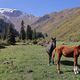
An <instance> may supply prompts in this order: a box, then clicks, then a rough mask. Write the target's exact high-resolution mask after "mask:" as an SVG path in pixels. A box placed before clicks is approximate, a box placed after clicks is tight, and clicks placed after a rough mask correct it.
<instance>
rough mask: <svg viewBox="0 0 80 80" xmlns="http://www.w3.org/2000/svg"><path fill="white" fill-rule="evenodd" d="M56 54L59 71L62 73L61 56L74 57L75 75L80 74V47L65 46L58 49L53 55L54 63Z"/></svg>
mask: <svg viewBox="0 0 80 80" xmlns="http://www.w3.org/2000/svg"><path fill="white" fill-rule="evenodd" d="M55 52H56V54H57V57H58V58H57V71H58V73H60V59H61V56H62V55H63V56H65V57H73V58H74V73H75V74H77V73H79V71H78V57H79V55H80V45H79V46H65V45H62V46H60V47H56V48H55V49H54V50H53V53H52V59H53V61H54V56H55Z"/></svg>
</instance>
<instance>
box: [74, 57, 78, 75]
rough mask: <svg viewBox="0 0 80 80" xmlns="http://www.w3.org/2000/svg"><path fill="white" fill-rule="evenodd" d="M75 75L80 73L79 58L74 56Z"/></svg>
mask: <svg viewBox="0 0 80 80" xmlns="http://www.w3.org/2000/svg"><path fill="white" fill-rule="evenodd" d="M74 73H75V74H78V73H79V71H78V57H77V56H74Z"/></svg>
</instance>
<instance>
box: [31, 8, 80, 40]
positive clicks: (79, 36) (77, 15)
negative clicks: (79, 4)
mask: <svg viewBox="0 0 80 80" xmlns="http://www.w3.org/2000/svg"><path fill="white" fill-rule="evenodd" d="M32 25H33V26H35V28H36V29H37V31H42V32H43V33H47V34H48V35H49V37H51V36H55V37H57V39H61V40H80V8H73V9H65V10H63V11H60V12H55V13H51V14H47V15H45V16H43V17H41V18H39V19H38V20H37V21H36V22H35V23H34V24H32Z"/></svg>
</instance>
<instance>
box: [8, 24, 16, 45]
mask: <svg viewBox="0 0 80 80" xmlns="http://www.w3.org/2000/svg"><path fill="white" fill-rule="evenodd" d="M7 39H8V40H7V41H8V44H11V45H14V44H15V43H16V40H15V31H14V28H13V25H12V24H10V25H9V28H8V38H7Z"/></svg>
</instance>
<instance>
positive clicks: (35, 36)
mask: <svg viewBox="0 0 80 80" xmlns="http://www.w3.org/2000/svg"><path fill="white" fill-rule="evenodd" d="M32 38H33V39H37V32H36V29H34V30H33V34H32Z"/></svg>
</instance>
